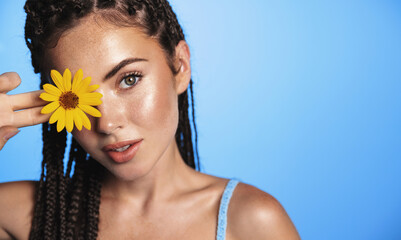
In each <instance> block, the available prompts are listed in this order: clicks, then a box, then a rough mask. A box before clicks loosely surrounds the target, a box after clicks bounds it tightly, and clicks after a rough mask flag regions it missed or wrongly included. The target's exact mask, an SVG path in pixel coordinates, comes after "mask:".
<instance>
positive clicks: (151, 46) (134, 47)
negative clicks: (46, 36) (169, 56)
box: [46, 18, 164, 70]
mask: <svg viewBox="0 0 401 240" xmlns="http://www.w3.org/2000/svg"><path fill="white" fill-rule="evenodd" d="M160 54H164V52H163V51H162V49H161V48H160V47H159V44H158V43H157V40H155V39H154V38H150V37H148V36H147V35H145V34H144V33H143V32H142V31H139V30H138V29H137V28H134V27H117V26H115V25H113V24H110V23H108V22H106V21H98V20H96V19H95V18H86V19H84V20H83V21H81V22H80V23H79V24H78V25H77V26H75V27H74V28H72V29H70V30H69V31H67V32H65V33H64V34H63V35H62V36H61V37H60V39H59V40H58V42H57V45H56V46H55V47H54V48H51V49H49V50H48V51H47V54H46V55H47V57H48V58H49V59H48V60H49V62H50V63H51V65H53V67H54V68H57V69H59V70H62V69H64V68H70V69H71V70H73V69H76V70H78V69H79V68H95V67H96V68H97V69H99V68H102V67H110V66H111V65H114V64H115V63H117V62H120V61H121V60H122V59H126V58H133V57H134V58H142V59H149V60H151V59H153V58H159V57H160ZM88 70H90V69H88Z"/></svg>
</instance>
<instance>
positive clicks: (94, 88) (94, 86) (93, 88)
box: [86, 84, 100, 93]
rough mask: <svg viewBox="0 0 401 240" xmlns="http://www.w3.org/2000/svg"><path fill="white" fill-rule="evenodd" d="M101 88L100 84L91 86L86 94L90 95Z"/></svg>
mask: <svg viewBox="0 0 401 240" xmlns="http://www.w3.org/2000/svg"><path fill="white" fill-rule="evenodd" d="M99 87H100V86H99V85H98V84H94V85H90V86H89V87H88V88H87V89H86V92H88V93H90V92H93V91H95V90H96V89H98V88H99Z"/></svg>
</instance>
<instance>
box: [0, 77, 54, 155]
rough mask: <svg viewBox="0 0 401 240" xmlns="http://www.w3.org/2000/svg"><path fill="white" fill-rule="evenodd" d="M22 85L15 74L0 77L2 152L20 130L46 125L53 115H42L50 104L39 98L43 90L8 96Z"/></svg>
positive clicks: (0, 143) (0, 138)
mask: <svg viewBox="0 0 401 240" xmlns="http://www.w3.org/2000/svg"><path fill="white" fill-rule="evenodd" d="M20 83H21V78H20V77H19V75H18V74H17V73H15V72H7V73H3V74H2V75H0V150H1V149H2V148H3V147H4V144H6V142H7V141H8V140H9V139H10V138H11V137H13V136H15V135H16V134H17V133H18V132H19V130H18V128H20V127H26V126H32V125H36V124H39V123H44V122H46V121H48V120H49V118H50V115H51V114H46V115H44V114H41V113H40V110H41V109H42V107H43V106H45V105H46V104H47V103H48V102H46V101H43V100H42V99H40V98H39V95H40V94H41V93H42V92H44V91H43V90H39V91H34V92H27V93H21V94H15V95H7V94H6V93H7V92H9V91H11V90H13V89H15V88H16V87H18V85H20Z"/></svg>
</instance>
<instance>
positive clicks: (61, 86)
mask: <svg viewBox="0 0 401 240" xmlns="http://www.w3.org/2000/svg"><path fill="white" fill-rule="evenodd" d="M50 76H51V78H52V79H53V82H54V84H56V86H57V88H58V89H60V90H61V91H63V92H64V91H65V90H64V84H63V76H61V74H60V73H59V72H58V71H57V70H51V71H50Z"/></svg>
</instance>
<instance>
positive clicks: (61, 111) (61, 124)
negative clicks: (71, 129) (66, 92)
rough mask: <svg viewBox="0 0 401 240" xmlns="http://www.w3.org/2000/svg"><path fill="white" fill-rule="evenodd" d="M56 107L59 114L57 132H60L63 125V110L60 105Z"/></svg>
mask: <svg viewBox="0 0 401 240" xmlns="http://www.w3.org/2000/svg"><path fill="white" fill-rule="evenodd" d="M58 109H60V113H59V114H60V116H59V118H58V121H57V132H61V131H62V130H63V129H64V127H65V110H64V108H62V107H60V108H58Z"/></svg>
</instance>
